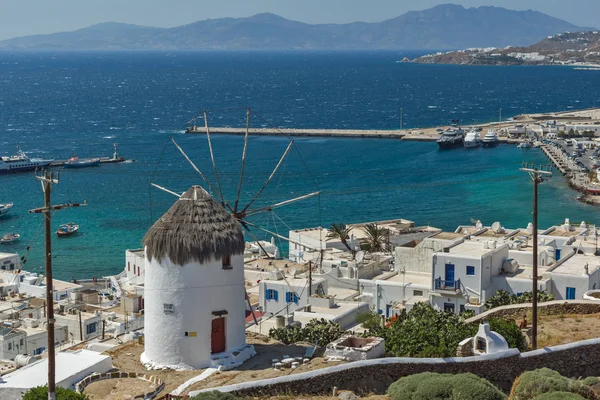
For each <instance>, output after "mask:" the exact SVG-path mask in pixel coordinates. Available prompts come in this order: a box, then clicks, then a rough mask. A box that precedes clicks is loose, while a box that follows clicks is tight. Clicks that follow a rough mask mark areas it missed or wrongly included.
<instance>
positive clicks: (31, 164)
mask: <svg viewBox="0 0 600 400" xmlns="http://www.w3.org/2000/svg"><path fill="white" fill-rule="evenodd" d="M52 161H54V160H42V159H40V158H29V156H27V154H25V153H24V152H23V151H22V150H21V149H19V150H18V151H17V154H16V155H14V156H2V157H0V173H4V174H7V173H10V172H21V171H33V170H35V169H37V168H43V167H47V166H48V165H50V163H51V162H52Z"/></svg>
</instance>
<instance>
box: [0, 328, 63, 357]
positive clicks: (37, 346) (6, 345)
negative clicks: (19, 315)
mask: <svg viewBox="0 0 600 400" xmlns="http://www.w3.org/2000/svg"><path fill="white" fill-rule="evenodd" d="M67 332H68V328H67V327H66V326H61V325H56V326H55V327H54V344H55V345H56V346H58V345H60V344H61V343H65V342H67V341H68V340H69V339H68V333H67ZM47 347H48V331H47V330H46V329H44V328H43V327H40V326H39V321H37V320H29V321H23V322H20V321H13V322H10V323H8V324H7V323H5V324H3V325H0V360H14V359H15V357H16V356H17V355H19V354H28V355H39V354H42V353H43V352H45V351H46V350H47Z"/></svg>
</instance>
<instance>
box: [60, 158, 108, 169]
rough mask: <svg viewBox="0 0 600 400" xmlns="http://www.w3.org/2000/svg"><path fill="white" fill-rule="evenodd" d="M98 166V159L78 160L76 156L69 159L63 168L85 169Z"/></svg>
mask: <svg viewBox="0 0 600 400" xmlns="http://www.w3.org/2000/svg"><path fill="white" fill-rule="evenodd" d="M98 165H100V159H99V158H79V157H77V156H74V157H71V158H69V159H68V160H67V161H66V162H65V168H86V167H96V166H98Z"/></svg>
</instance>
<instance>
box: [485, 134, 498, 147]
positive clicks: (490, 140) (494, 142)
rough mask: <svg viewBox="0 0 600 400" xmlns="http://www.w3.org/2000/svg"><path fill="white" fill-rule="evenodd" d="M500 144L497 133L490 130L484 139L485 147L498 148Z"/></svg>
mask: <svg viewBox="0 0 600 400" xmlns="http://www.w3.org/2000/svg"><path fill="white" fill-rule="evenodd" d="M499 144H500V141H499V140H498V135H497V134H496V131H494V130H489V131H488V132H487V133H486V134H485V136H484V137H483V147H496V146H498V145H499Z"/></svg>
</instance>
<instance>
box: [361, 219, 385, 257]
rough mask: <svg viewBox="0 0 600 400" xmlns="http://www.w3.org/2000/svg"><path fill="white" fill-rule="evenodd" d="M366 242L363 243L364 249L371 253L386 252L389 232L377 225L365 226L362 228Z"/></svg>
mask: <svg viewBox="0 0 600 400" xmlns="http://www.w3.org/2000/svg"><path fill="white" fill-rule="evenodd" d="M363 229H364V231H365V234H366V235H367V237H366V241H365V242H364V243H363V246H364V249H365V250H367V251H370V252H372V253H376V252H379V251H386V250H387V247H388V246H387V239H388V235H389V231H388V230H387V229H385V228H382V227H380V226H379V225H377V224H366V225H365V226H364V228H363Z"/></svg>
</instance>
